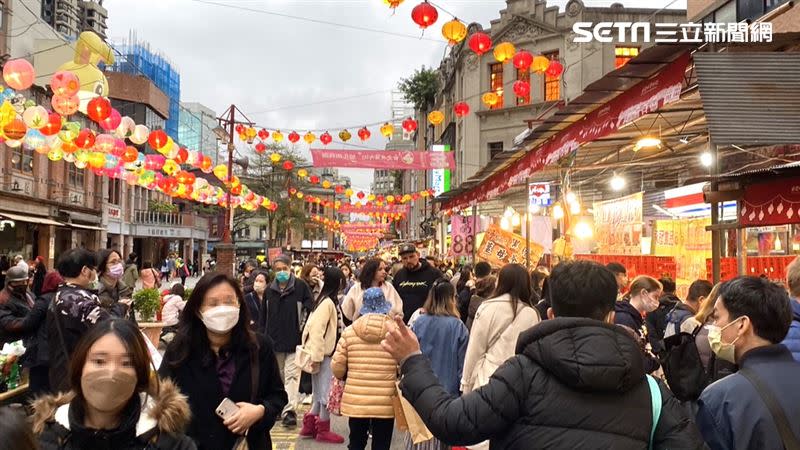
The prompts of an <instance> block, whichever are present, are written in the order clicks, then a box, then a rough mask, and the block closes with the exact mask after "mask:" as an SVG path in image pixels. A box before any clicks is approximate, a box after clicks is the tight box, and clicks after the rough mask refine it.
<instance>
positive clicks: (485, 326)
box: [461, 264, 540, 393]
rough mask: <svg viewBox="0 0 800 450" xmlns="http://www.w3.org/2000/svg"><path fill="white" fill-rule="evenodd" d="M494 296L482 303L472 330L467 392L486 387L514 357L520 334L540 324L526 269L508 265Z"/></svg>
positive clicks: (466, 369) (464, 382)
mask: <svg viewBox="0 0 800 450" xmlns="http://www.w3.org/2000/svg"><path fill="white" fill-rule="evenodd" d="M493 295H494V297H493V298H490V299H488V300H485V301H483V302H482V303H481V306H480V307H479V308H478V311H477V313H476V314H475V321H474V322H473V323H472V328H471V329H470V338H469V346H468V347H467V355H466V358H465V360H464V375H463V378H462V382H461V383H462V391H463V392H464V393H467V392H471V391H473V390H475V389H477V388H479V387H481V386H483V385H484V384H486V383H487V382H488V381H489V377H491V376H492V374H493V373H494V371H495V370H497V368H498V367H499V366H500V365H501V364H503V362H505V360H507V359H508V358H509V357H511V356H512V355H514V352H515V348H516V345H517V337H519V334H520V333H521V332H523V331H525V330H527V329H528V328H530V327H532V326H533V325H536V324H537V323H539V321H540V318H539V313H538V312H536V310H535V309H534V308H533V305H532V304H531V277H530V276H529V275H528V271H527V270H526V269H525V267H523V266H521V265H519V264H507V265H506V266H504V267H503V268H502V269H501V270H500V273H499V275H498V277H497V288H496V289H495V291H494V294H493Z"/></svg>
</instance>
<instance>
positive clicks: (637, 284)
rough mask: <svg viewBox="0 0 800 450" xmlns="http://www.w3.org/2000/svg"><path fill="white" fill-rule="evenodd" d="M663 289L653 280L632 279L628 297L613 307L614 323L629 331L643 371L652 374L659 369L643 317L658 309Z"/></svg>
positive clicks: (645, 276) (641, 276) (649, 278)
mask: <svg viewBox="0 0 800 450" xmlns="http://www.w3.org/2000/svg"><path fill="white" fill-rule="evenodd" d="M662 290H663V287H662V286H661V283H659V282H658V280H656V279H655V278H652V277H648V276H647V275H640V276H638V277H636V278H634V279H633V282H632V283H631V289H630V292H629V293H628V295H626V296H625V298H624V299H623V300H622V301H619V302H617V303H616V305H615V306H614V312H615V317H614V323H616V324H617V325H620V326H622V327H623V328H625V329H626V330H628V331H630V333H631V335H632V336H633V337H634V339H636V340H637V341H638V342H639V345H640V347H641V348H642V357H643V358H644V369H645V371H646V372H647V373H653V372H655V371H656V370H658V369H659V367H660V364H659V362H658V358H657V357H656V356H655V355H654V354H653V351H652V348H651V347H650V343H649V342H648V340H647V327H646V326H645V321H644V317H645V316H646V315H647V314H648V313H651V312H653V311H655V310H656V309H657V308H658V299H659V298H661V291H662Z"/></svg>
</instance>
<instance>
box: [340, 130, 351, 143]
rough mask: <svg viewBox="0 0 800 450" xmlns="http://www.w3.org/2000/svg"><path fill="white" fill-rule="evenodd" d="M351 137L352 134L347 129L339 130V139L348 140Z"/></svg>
mask: <svg viewBox="0 0 800 450" xmlns="http://www.w3.org/2000/svg"><path fill="white" fill-rule="evenodd" d="M351 137H353V135H352V134H350V132H349V131H347V130H342V131H340V132H339V139H341V140H342V142H347V141H349V140H350V138H351Z"/></svg>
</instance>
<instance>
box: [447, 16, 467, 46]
mask: <svg viewBox="0 0 800 450" xmlns="http://www.w3.org/2000/svg"><path fill="white" fill-rule="evenodd" d="M442 36H444V38H445V39H447V42H448V43H449V44H450V45H456V44H458V43H459V42H461V41H463V40H464V38H466V37H467V26H466V25H464V22H462V21H460V20H458V19H456V18H453V20H451V21H449V22H447V23H445V24H444V25H442Z"/></svg>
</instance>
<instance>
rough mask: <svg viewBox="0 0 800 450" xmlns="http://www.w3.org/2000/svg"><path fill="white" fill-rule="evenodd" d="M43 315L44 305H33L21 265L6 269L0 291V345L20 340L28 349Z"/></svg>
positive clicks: (42, 303) (45, 310)
mask: <svg viewBox="0 0 800 450" xmlns="http://www.w3.org/2000/svg"><path fill="white" fill-rule="evenodd" d="M46 313H47V302H46V301H41V302H34V299H33V294H31V293H30V291H29V290H28V272H27V271H25V269H24V268H22V267H20V266H14V267H12V268H10V269H8V272H7V274H6V287H5V288H4V289H3V290H1V291H0V346H2V345H3V344H5V343H7V342H14V341H18V340H20V339H22V340H23V345H25V348H28V347H31V346H30V345H29V342H28V341H29V340H30V339H31V338H33V337H34V336H35V335H36V330H37V329H38V328H39V327H40V326H41V325H42V323H43V321H44V318H45V314H46ZM23 359H24V358H23Z"/></svg>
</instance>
